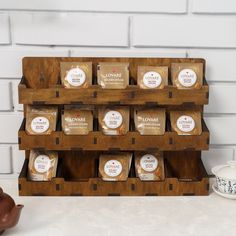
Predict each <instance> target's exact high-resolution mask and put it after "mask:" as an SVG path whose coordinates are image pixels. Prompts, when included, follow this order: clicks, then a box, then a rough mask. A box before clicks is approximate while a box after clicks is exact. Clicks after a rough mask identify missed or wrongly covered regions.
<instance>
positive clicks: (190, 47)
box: [0, 0, 236, 178]
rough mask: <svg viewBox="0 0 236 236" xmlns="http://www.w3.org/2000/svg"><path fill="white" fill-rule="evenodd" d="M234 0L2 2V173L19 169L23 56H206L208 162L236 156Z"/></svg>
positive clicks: (235, 3)
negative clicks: (209, 135) (20, 88)
mask: <svg viewBox="0 0 236 236" xmlns="http://www.w3.org/2000/svg"><path fill="white" fill-rule="evenodd" d="M235 25H236V1H235V0H227V1H223V0H146V1H135V0H130V1H125V0H120V1H117V0H100V1H92V0H87V1H81V0H67V1H63V0H51V1H48V0H34V1H31V0H21V1H19V0H1V1H0V178H1V176H4V177H5V176H14V173H17V172H19V170H20V168H21V165H22V160H23V156H24V153H23V152H22V151H18V147H17V130H18V128H19V125H20V123H21V119H22V106H21V105H19V104H18V95H17V84H18V82H19V80H20V77H21V75H22V71H21V59H22V57H24V56H111V57H112V56H121V57H122V56H137V57H142V56H144V57H145V56H147V57H203V58H205V59H206V60H207V70H206V77H207V80H208V81H209V84H210V104H209V105H208V106H207V107H206V108H205V112H206V114H205V119H206V122H207V124H208V127H209V128H210V130H211V149H210V151H209V152H204V153H203V160H204V164H205V166H206V168H207V170H208V172H209V173H210V169H211V167H212V166H214V165H217V164H222V163H225V162H226V161H227V160H231V159H234V158H235V155H236V153H235V147H236V102H234V100H235V99H236V31H235Z"/></svg>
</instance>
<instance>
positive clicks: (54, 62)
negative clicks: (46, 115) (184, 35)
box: [19, 57, 209, 105]
mask: <svg viewBox="0 0 236 236" xmlns="http://www.w3.org/2000/svg"><path fill="white" fill-rule="evenodd" d="M62 61H77V62H79V61H92V62H93V76H94V78H93V85H92V86H90V87H89V88H86V89H85V88H81V89H66V88H63V87H62V85H61V84H60V62H62ZM100 61H119V62H129V63H130V84H132V85H130V86H128V87H127V89H125V90H124V89H123V90H121V89H115V90H114V89H113V90H110V89H102V88H100V86H98V85H97V83H96V73H97V69H96V68H97V64H98V62H100ZM172 62H202V63H203V64H204V70H205V61H204V60H203V59H191V58H181V59H178V58H60V57H57V58H45V57H44V58H30V57H26V58H24V59H23V78H22V81H21V83H20V84H19V103H23V104H74V103H77V104H121V105H127V104H130V105H145V104H148V103H153V104H159V105H166V104H169V105H181V104H185V103H193V104H196V105H203V104H208V97H209V87H208V84H207V82H206V80H205V79H204V84H203V86H202V88H201V89H195V90H193V89H190V90H188V89H177V88H176V87H174V86H173V85H172V84H171V80H170V78H169V85H168V86H166V87H165V88H164V89H162V90H147V89H146V90H145V89H140V88H139V87H138V86H137V85H136V78H137V67H138V65H163V66H168V67H169V76H170V65H171V63H172Z"/></svg>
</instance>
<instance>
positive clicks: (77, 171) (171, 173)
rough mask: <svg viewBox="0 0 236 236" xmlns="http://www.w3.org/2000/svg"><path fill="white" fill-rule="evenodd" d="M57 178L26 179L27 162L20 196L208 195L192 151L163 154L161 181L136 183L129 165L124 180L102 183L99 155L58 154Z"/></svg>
mask: <svg viewBox="0 0 236 236" xmlns="http://www.w3.org/2000/svg"><path fill="white" fill-rule="evenodd" d="M60 156H61V157H62V158H61V159H60V162H59V167H58V171H57V177H56V178H54V179H53V180H52V181H50V182H33V181H29V180H28V179H27V165H28V160H27V159H26V160H25V163H24V166H23V169H22V171H21V174H20V177H19V193H20V195H21V196H28V195H30V196H31V195H33V196H37V195H45V196H47V195H50V196H177V195H186V196H187V195H208V191H209V180H208V177H207V173H206V171H205V169H204V166H203V164H202V161H201V158H200V156H201V153H200V152H195V151H180V152H165V153H164V158H165V175H166V178H165V180H164V181H158V182H155V181H148V182H144V181H140V180H139V178H137V177H136V176H135V171H134V165H132V166H131V170H130V175H129V178H128V180H127V181H124V182H123V181H119V182H106V181H103V180H102V179H100V178H99V177H98V156H99V152H81V151H79V152H75V151H65V152H61V153H60Z"/></svg>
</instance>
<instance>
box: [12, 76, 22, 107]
mask: <svg viewBox="0 0 236 236" xmlns="http://www.w3.org/2000/svg"><path fill="white" fill-rule="evenodd" d="M19 83H20V80H15V81H12V91H13V106H14V110H15V111H23V104H19V96H18V85H19Z"/></svg>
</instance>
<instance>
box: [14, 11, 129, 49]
mask: <svg viewBox="0 0 236 236" xmlns="http://www.w3.org/2000/svg"><path fill="white" fill-rule="evenodd" d="M12 22H13V33H14V42H15V43H16V44H24V45H78V46H79V45H83V46H119V47H126V46H128V17H127V16H125V15H104V14H103V15H101V14H75V13H22V14H13V15H12Z"/></svg>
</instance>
